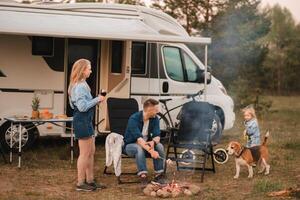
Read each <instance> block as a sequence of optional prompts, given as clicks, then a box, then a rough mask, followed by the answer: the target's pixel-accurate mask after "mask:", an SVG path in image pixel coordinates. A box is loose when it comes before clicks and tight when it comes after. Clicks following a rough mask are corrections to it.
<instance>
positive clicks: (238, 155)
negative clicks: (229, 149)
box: [235, 146, 246, 158]
mask: <svg viewBox="0 0 300 200" xmlns="http://www.w3.org/2000/svg"><path fill="white" fill-rule="evenodd" d="M245 149H246V148H245V147H244V146H242V148H241V150H240V152H239V153H237V154H236V155H235V157H236V158H239V157H240V156H241V155H242V154H243V152H244V150H245Z"/></svg>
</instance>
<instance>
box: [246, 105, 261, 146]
mask: <svg viewBox="0 0 300 200" xmlns="http://www.w3.org/2000/svg"><path fill="white" fill-rule="evenodd" d="M242 112H243V115H244V119H245V122H244V125H245V131H244V136H245V137H247V144H246V147H248V148H249V147H253V146H257V145H260V131H259V127H258V122H257V119H256V115H255V110H254V108H252V107H250V106H247V107H246V108H244V109H243V110H242Z"/></svg>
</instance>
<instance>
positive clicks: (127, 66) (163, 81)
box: [0, 3, 235, 147]
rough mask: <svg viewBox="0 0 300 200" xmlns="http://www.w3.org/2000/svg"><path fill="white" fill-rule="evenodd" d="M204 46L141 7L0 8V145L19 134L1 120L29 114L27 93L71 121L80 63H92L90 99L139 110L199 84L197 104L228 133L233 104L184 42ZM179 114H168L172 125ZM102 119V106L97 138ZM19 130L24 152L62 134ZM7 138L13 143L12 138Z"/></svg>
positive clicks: (178, 97)
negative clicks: (73, 79)
mask: <svg viewBox="0 0 300 200" xmlns="http://www.w3.org/2000/svg"><path fill="white" fill-rule="evenodd" d="M210 42H211V40H210V38H203V37H190V36H189V35H188V34H187V32H186V31H185V30H184V28H183V27H182V26H181V25H180V24H179V23H178V22H177V21H176V20H174V19H173V18H172V17H170V16H168V15H166V14H164V13H163V12H161V11H157V10H154V9H149V8H146V7H141V6H131V5H119V4H100V3H74V4H51V5H43V4H41V5H32V4H18V3H0V142H1V144H2V146H4V147H8V144H9V143H10V137H9V134H10V133H11V131H15V130H18V129H17V128H18V127H15V126H14V127H12V128H11V127H10V125H9V123H8V122H7V121H5V120H4V117H8V116H15V115H17V116H30V115H31V101H32V98H33V97H34V96H38V97H39V98H40V99H41V105H40V107H41V108H46V109H49V110H50V111H51V112H52V113H54V115H57V114H63V113H66V114H67V115H68V116H72V111H71V109H70V107H69V104H68V95H67V87H68V81H69V75H70V71H71V67H72V64H73V63H74V61H76V60H77V59H79V58H86V59H89V60H90V61H91V63H92V71H93V73H92V75H91V77H90V78H89V79H88V84H89V85H90V86H91V92H92V94H93V95H94V96H95V95H97V94H99V92H100V89H105V90H107V92H108V94H107V97H119V98H129V97H131V98H135V99H136V100H137V101H138V103H139V105H140V108H141V105H142V103H143V101H144V100H145V99H146V98H148V97H152V98H156V99H162V98H172V99H173V100H172V101H169V102H168V106H169V107H170V108H172V107H175V106H177V105H180V104H182V103H184V102H185V101H188V100H189V99H187V98H184V97H185V95H186V94H193V93H196V92H198V91H199V90H202V89H204V88H205V87H206V88H205V89H206V90H205V94H204V95H203V96H202V97H200V100H201V98H202V100H206V101H208V102H210V103H212V104H213V105H215V108H216V113H217V116H218V117H219V119H220V121H221V125H222V127H221V129H222V128H223V129H229V128H231V127H232V126H233V123H234V120H235V115H234V112H233V101H232V99H231V98H230V97H229V96H228V95H227V93H226V90H225V88H224V87H223V85H222V84H221V82H220V81H218V80H217V79H216V78H215V77H213V76H211V75H210V74H209V73H205V72H206V69H207V68H206V65H205V64H206V63H207V62H205V61H204V63H205V64H203V63H202V62H201V61H200V60H199V59H198V58H197V57H196V56H195V55H194V54H193V53H192V52H191V50H190V49H189V48H188V47H187V46H186V45H185V43H197V44H199V45H202V46H203V49H204V50H206V52H207V45H208V44H209V43H210ZM201 77H202V78H201ZM203 77H206V78H205V79H204V78H203ZM206 83H207V84H206ZM204 98H206V99H204ZM99 110H100V111H101V112H99ZM161 112H165V111H164V110H163V108H162V111H161ZM178 112H179V108H178V109H175V110H174V111H173V112H172V113H171V116H172V118H173V119H174V120H175V118H176V115H177V113H178ZM106 116H107V114H106V105H105V104H102V105H101V106H100V108H98V109H97V111H96V113H95V118H94V121H95V131H97V133H105V132H108V131H109V127H108V125H107V124H108V123H107V120H106ZM219 128H220V127H219ZM22 130H23V133H22V134H23V136H22V138H21V140H22V145H23V146H24V147H29V146H30V145H31V144H32V142H33V141H34V139H35V138H36V136H38V135H40V136H46V135H61V136H68V135H69V134H68V132H66V131H65V129H64V128H62V127H56V126H53V127H52V126H51V125H49V124H48V125H47V124H46V125H42V126H38V127H36V128H35V129H31V130H27V129H26V128H25V126H24V127H23V128H22ZM13 140H14V141H13V143H16V144H18V141H19V137H13Z"/></svg>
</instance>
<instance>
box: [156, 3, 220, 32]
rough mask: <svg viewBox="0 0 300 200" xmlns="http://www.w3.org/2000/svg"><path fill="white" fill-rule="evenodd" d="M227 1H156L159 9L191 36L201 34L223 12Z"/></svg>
mask: <svg viewBox="0 0 300 200" xmlns="http://www.w3.org/2000/svg"><path fill="white" fill-rule="evenodd" d="M225 1H226V0H164V1H162V0H154V1H153V2H154V3H153V5H152V7H154V8H158V9H160V10H162V11H164V12H165V13H167V14H169V15H171V16H172V17H174V18H175V19H177V20H178V21H179V22H180V23H181V25H183V27H184V28H185V29H186V31H187V32H188V33H189V34H199V33H200V32H201V30H202V29H206V28H207V27H208V26H209V23H210V21H211V20H212V18H213V17H214V16H215V15H216V14H217V12H219V11H220V10H222V8H223V7H224V5H225Z"/></svg>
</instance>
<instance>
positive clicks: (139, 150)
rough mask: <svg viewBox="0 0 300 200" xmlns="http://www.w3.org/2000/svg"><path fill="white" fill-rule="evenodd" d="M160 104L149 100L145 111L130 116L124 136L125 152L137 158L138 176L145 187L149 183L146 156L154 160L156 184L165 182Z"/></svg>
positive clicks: (145, 104)
mask: <svg viewBox="0 0 300 200" xmlns="http://www.w3.org/2000/svg"><path fill="white" fill-rule="evenodd" d="M158 104H159V102H158V101H156V100H154V99H148V100H146V101H145V102H144V105H143V111H140V112H136V113H134V114H133V115H131V116H130V118H129V120H128V125H127V128H126V131H125V135H124V143H125V145H124V150H125V153H126V154H127V155H128V156H132V157H135V160H136V165H137V168H138V176H140V178H141V182H142V184H143V185H145V184H147V183H148V180H147V165H146V155H147V154H150V155H151V157H152V158H153V165H154V170H155V173H156V175H155V178H154V180H153V181H154V182H158V183H163V182H164V176H163V171H164V160H163V158H164V157H165V153H164V147H163V145H162V144H161V143H160V128H159V119H158V117H157V116H156V114H157V113H158V112H159V107H158V106H159V105H158Z"/></svg>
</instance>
